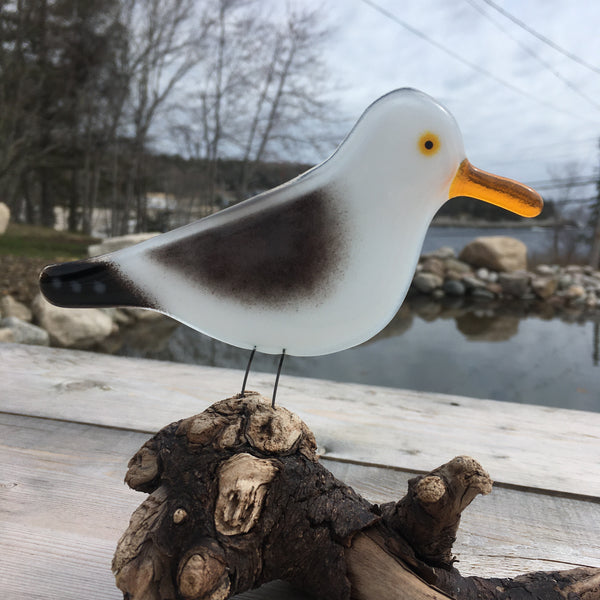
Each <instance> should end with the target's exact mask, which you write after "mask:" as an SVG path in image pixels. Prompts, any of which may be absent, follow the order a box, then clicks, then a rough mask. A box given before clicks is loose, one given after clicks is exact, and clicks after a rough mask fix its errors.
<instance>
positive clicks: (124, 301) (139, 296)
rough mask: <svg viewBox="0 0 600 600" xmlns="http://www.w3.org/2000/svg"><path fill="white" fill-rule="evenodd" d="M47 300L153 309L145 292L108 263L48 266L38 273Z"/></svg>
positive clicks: (61, 303)
mask: <svg viewBox="0 0 600 600" xmlns="http://www.w3.org/2000/svg"><path fill="white" fill-rule="evenodd" d="M40 290H41V292H42V294H43V296H44V297H45V298H46V300H48V302H50V303H52V304H54V305H56V306H62V307H64V308H93V307H109V306H137V307H143V308H153V306H152V304H151V303H150V302H149V301H148V299H147V298H146V297H145V295H144V294H143V293H142V292H140V290H139V289H138V288H136V287H135V286H134V285H133V284H132V283H131V282H130V281H129V280H128V279H126V278H124V277H123V276H122V275H121V273H120V272H119V270H118V269H116V268H115V267H114V266H113V265H112V264H109V263H105V262H100V261H89V260H77V261H73V262H68V263H60V264H56V265H48V266H47V267H45V268H44V269H43V270H42V272H41V273H40Z"/></svg>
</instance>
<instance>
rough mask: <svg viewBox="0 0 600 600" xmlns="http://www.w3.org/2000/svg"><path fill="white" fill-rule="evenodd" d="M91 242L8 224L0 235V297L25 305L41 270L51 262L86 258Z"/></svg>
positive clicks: (51, 231)
mask: <svg viewBox="0 0 600 600" xmlns="http://www.w3.org/2000/svg"><path fill="white" fill-rule="evenodd" d="M96 241H97V240H96V239H95V238H92V237H89V236H84V235H81V234H74V233H68V232H65V231H55V230H54V229H47V228H45V227H35V226H33V225H19V224H16V223H11V224H10V225H9V226H8V229H7V230H6V232H5V233H4V234H3V235H0V296H1V295H4V294H10V295H11V296H13V297H14V298H16V299H17V300H20V301H21V302H25V303H26V304H29V303H30V302H31V300H33V298H34V297H35V295H36V294H37V292H38V276H39V272H40V271H41V269H42V268H43V267H44V266H45V265H47V264H51V263H54V262H61V261H65V260H75V259H78V258H83V257H85V256H87V247H88V246H89V245H90V244H92V243H94V242H96Z"/></svg>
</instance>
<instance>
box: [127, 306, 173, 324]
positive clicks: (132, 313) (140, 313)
mask: <svg viewBox="0 0 600 600" xmlns="http://www.w3.org/2000/svg"><path fill="white" fill-rule="evenodd" d="M121 310H122V311H123V312H124V313H125V314H126V315H128V316H129V317H132V318H133V319H134V320H135V321H148V322H150V321H162V320H163V319H170V317H167V316H166V315H163V314H162V313H159V312H157V311H155V310H149V309H147V308H131V307H125V308H122V309H121Z"/></svg>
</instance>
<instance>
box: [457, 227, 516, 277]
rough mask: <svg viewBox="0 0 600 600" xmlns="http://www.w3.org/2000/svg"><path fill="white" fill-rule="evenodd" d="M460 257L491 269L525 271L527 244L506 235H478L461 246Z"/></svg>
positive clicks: (474, 264) (475, 265)
mask: <svg viewBox="0 0 600 600" xmlns="http://www.w3.org/2000/svg"><path fill="white" fill-rule="evenodd" d="M460 259H461V260H462V261H464V262H466V263H469V264H470V265H473V266H474V267H485V268H486V269H491V270H493V271H525V270H526V269H527V246H526V245H525V244H524V243H523V242H521V241H520V240H516V239H515V238H511V237H507V236H501V235H498V236H488V237H478V238H476V239H474V240H473V241H472V242H471V243H470V244H467V245H466V246H465V247H464V248H463V250H462V252H461V253H460Z"/></svg>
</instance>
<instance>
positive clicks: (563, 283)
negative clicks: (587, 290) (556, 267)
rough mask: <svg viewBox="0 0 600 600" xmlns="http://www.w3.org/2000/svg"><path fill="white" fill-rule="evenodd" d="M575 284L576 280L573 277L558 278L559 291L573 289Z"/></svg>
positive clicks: (563, 276) (562, 276)
mask: <svg viewBox="0 0 600 600" xmlns="http://www.w3.org/2000/svg"><path fill="white" fill-rule="evenodd" d="M573 283H574V279H573V277H572V276H571V275H561V276H560V277H559V278H558V289H559V290H566V289H568V288H569V287H571V286H572V285H573Z"/></svg>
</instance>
